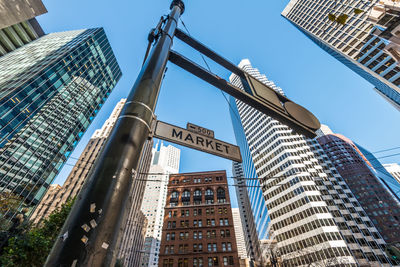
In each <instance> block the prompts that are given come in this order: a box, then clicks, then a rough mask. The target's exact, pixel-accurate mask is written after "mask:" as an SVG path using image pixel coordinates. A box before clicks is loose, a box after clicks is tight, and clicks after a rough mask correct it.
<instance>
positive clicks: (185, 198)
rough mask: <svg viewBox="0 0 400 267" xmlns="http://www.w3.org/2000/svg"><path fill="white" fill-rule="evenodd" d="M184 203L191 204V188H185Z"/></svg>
mask: <svg viewBox="0 0 400 267" xmlns="http://www.w3.org/2000/svg"><path fill="white" fill-rule="evenodd" d="M182 204H183V205H185V206H186V205H189V204H190V191H189V190H185V191H183V193H182Z"/></svg>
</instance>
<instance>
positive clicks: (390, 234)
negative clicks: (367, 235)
mask: <svg viewBox="0 0 400 267" xmlns="http://www.w3.org/2000/svg"><path fill="white" fill-rule="evenodd" d="M317 140H318V142H319V144H320V145H321V146H322V148H323V149H324V151H325V154H326V155H327V156H328V158H329V159H330V160H331V161H332V163H333V164H334V166H335V168H336V169H337V170H338V172H339V174H340V175H341V176H342V178H343V179H344V181H345V182H346V184H347V186H348V187H349V189H350V190H351V191H352V193H353V194H354V195H355V197H356V198H357V200H358V202H359V203H360V204H361V206H362V207H363V209H364V210H365V212H366V213H367V215H368V217H369V218H370V219H371V220H372V222H373V223H374V225H375V227H376V228H377V229H378V231H379V233H380V234H381V236H382V237H383V239H384V240H385V241H386V242H387V243H394V242H400V231H399V230H398V229H400V203H399V202H398V201H396V199H395V196H394V195H392V194H391V192H390V191H389V189H388V188H387V187H386V186H385V185H384V184H383V183H382V182H381V181H380V179H379V178H378V177H377V176H376V175H375V174H374V172H373V171H372V170H371V169H373V167H372V165H371V163H370V162H369V161H368V160H367V159H366V158H365V156H364V155H363V154H362V152H361V151H360V150H359V149H358V148H357V146H356V145H355V144H354V143H353V142H352V141H351V140H350V139H348V138H346V137H344V136H343V135H340V134H329V135H325V136H322V137H319V138H318V139H317ZM370 168H371V169H370Z"/></svg>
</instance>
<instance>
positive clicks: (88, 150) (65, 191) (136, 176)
mask: <svg viewBox="0 0 400 267" xmlns="http://www.w3.org/2000/svg"><path fill="white" fill-rule="evenodd" d="M125 102H126V99H121V100H120V101H119V102H118V103H117V105H116V106H115V107H114V109H113V111H112V112H111V115H110V116H109V117H108V119H107V120H106V121H105V122H104V124H103V126H102V127H101V128H100V129H97V130H96V131H95V132H94V133H93V135H92V137H91V138H90V140H89V142H88V144H87V146H86V147H85V149H84V150H83V152H82V154H81V156H80V157H79V160H78V161H77V162H76V164H75V166H74V168H73V169H72V170H71V173H70V174H69V176H68V178H67V179H66V181H65V183H64V185H63V186H62V187H61V186H59V185H51V186H50V189H49V190H48V191H47V193H46V194H45V196H44V197H43V199H42V200H41V201H40V203H39V205H38V206H37V208H36V210H35V211H34V213H33V215H32V216H31V221H32V222H33V223H34V224H37V223H39V222H40V220H43V219H45V218H47V217H48V216H49V215H50V214H51V213H52V212H53V211H54V210H56V209H59V208H61V206H62V205H63V204H64V203H65V202H66V201H67V200H68V199H73V198H75V197H76V196H77V195H78V193H79V192H80V190H81V189H82V186H83V184H84V182H85V180H86V178H87V176H88V175H89V172H90V170H91V168H92V166H93V164H94V162H95V161H96V159H97V157H98V155H99V153H100V151H101V149H102V148H103V146H104V144H105V143H106V140H107V137H108V136H109V135H110V133H111V130H112V129H113V127H114V125H115V123H116V122H117V120H118V117H119V115H120V113H121V111H122V109H123V107H124V104H125ZM152 146H153V141H147V142H146V143H145V145H144V149H143V153H142V155H141V157H140V161H139V165H138V169H137V171H136V172H134V173H132V179H133V183H132V188H131V190H130V194H129V197H128V200H127V203H125V206H126V209H127V212H126V214H125V218H123V219H122V222H123V223H122V225H121V232H120V237H119V242H118V245H117V253H118V258H119V261H120V262H121V263H122V264H124V266H127V267H136V266H140V264H141V259H142V254H141V251H142V250H143V246H144V238H145V233H146V229H147V219H146V217H145V216H144V214H143V212H142V211H141V210H140V207H141V203H142V197H143V193H144V189H145V185H146V181H147V173H148V172H149V168H150V164H151V160H152Z"/></svg>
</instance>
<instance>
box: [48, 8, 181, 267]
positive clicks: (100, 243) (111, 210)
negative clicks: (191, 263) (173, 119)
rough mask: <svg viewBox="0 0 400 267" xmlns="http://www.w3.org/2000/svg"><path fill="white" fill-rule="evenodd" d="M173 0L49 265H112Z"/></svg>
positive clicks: (164, 56)
mask: <svg viewBox="0 0 400 267" xmlns="http://www.w3.org/2000/svg"><path fill="white" fill-rule="evenodd" d="M183 12H184V4H183V2H182V1H181V0H174V1H173V2H172V4H171V12H170V14H169V16H168V17H167V20H166V23H165V24H164V27H163V28H162V30H160V38H159V39H158V41H157V43H156V44H155V46H154V48H153V49H152V52H151V54H150V56H149V57H148V58H147V59H146V61H145V63H144V65H143V67H142V70H141V72H140V74H139V76H138V78H137V80H136V82H135V84H134V86H133V88H132V90H131V92H130V94H129V96H128V98H127V100H126V103H125V106H124V109H123V111H122V112H121V115H120V116H119V118H118V121H117V123H116V125H115V127H114V129H113V130H112V132H111V134H110V137H109V138H108V140H107V142H106V144H105V146H104V149H103V150H102V151H101V153H100V155H99V157H98V159H97V160H96V162H95V164H94V166H93V169H92V171H91V173H90V174H89V176H88V178H87V179H86V183H85V185H84V186H83V188H82V190H81V192H80V193H79V195H78V196H77V199H76V200H75V204H74V206H73V208H72V210H71V212H70V214H69V216H68V218H67V220H66V222H65V224H64V226H63V229H62V231H61V233H60V238H59V239H58V240H57V241H56V242H55V245H54V246H53V249H52V251H51V253H50V255H49V257H48V258H47V261H46V264H45V266H49V267H50V266H51V267H54V266H114V265H115V262H116V256H117V255H116V253H117V252H116V246H117V244H118V238H120V237H119V236H120V235H119V232H120V223H121V218H123V217H124V216H123V214H124V209H125V205H124V204H125V202H126V199H127V197H128V195H129V189H130V188H131V186H130V185H131V183H132V172H133V171H135V170H136V168H137V166H138V161H139V158H140V155H141V152H142V149H143V145H144V143H145V141H146V140H147V138H148V136H149V133H150V132H151V125H152V123H153V120H154V118H155V116H154V110H155V106H156V102H157V98H158V94H159V90H160V86H161V81H162V78H163V75H164V72H165V67H166V64H167V61H168V57H169V51H170V48H171V46H172V39H173V36H174V34H175V30H176V27H177V24H178V19H179V17H180V15H181V14H182V13H183Z"/></svg>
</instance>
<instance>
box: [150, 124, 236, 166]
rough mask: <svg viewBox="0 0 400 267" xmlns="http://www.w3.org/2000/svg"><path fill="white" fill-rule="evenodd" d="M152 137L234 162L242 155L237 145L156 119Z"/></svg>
mask: <svg viewBox="0 0 400 267" xmlns="http://www.w3.org/2000/svg"><path fill="white" fill-rule="evenodd" d="M154 137H156V138H159V139H162V140H165V141H169V142H172V143H176V144H179V145H183V146H187V147H190V148H194V149H197V150H200V151H203V152H207V153H210V154H213V155H216V156H220V157H223V158H227V159H230V160H233V161H236V162H242V156H241V155H240V149H239V147H238V146H235V145H232V144H229V143H226V142H223V141H221V140H218V139H215V138H211V137H207V136H205V135H202V134H197V133H195V132H193V131H189V130H186V129H183V128H180V127H177V126H174V125H171V124H168V123H165V122H162V121H157V124H156V127H155V130H154Z"/></svg>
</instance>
